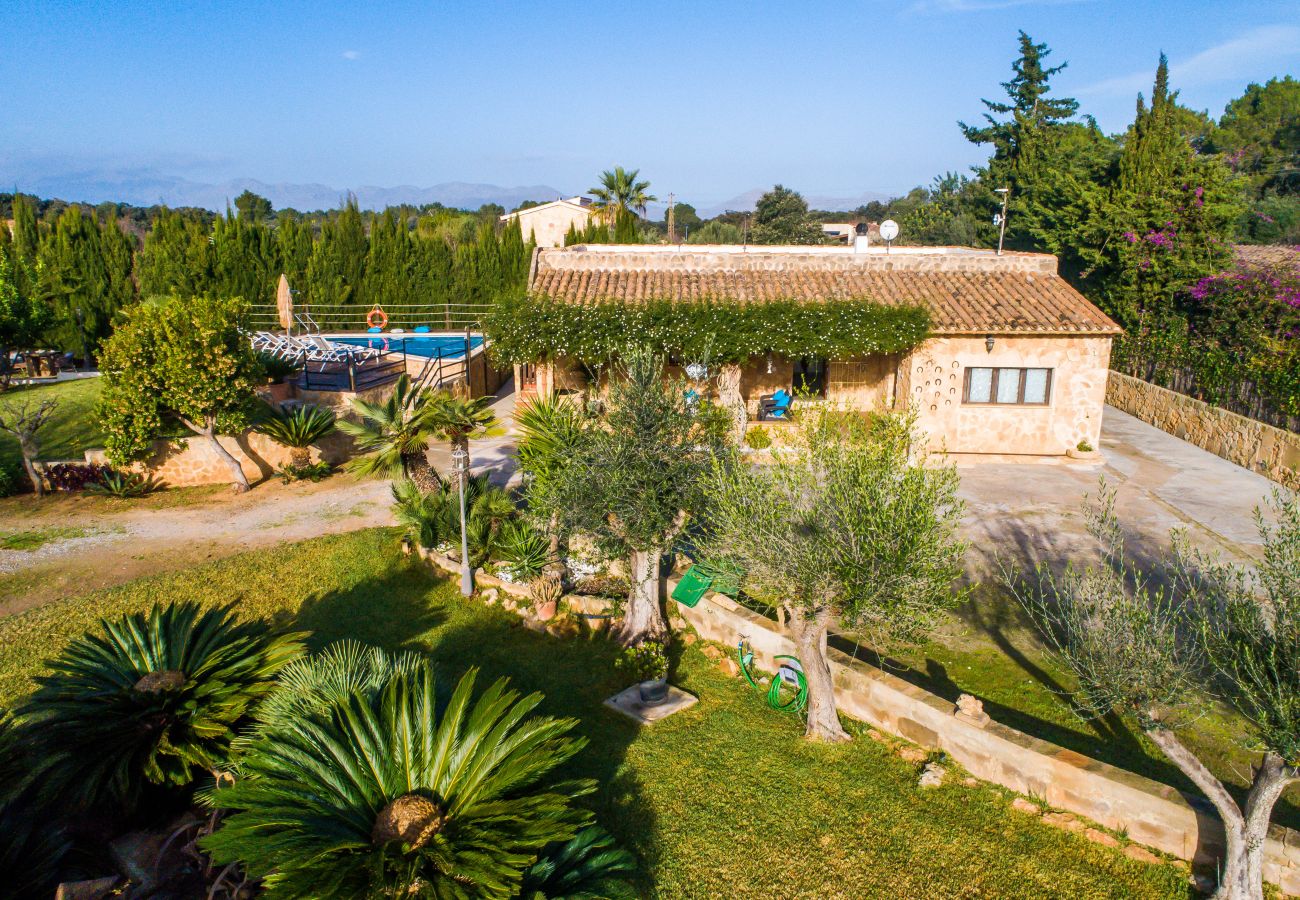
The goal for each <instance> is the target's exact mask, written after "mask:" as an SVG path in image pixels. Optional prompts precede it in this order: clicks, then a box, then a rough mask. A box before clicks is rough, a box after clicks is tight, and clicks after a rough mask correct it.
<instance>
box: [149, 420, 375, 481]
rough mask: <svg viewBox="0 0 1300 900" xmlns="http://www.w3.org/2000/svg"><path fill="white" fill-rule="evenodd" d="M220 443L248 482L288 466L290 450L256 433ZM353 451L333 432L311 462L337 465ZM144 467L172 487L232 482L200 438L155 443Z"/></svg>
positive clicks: (345, 438) (314, 451) (314, 450)
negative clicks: (236, 463)
mask: <svg viewBox="0 0 1300 900" xmlns="http://www.w3.org/2000/svg"><path fill="white" fill-rule="evenodd" d="M218 440H219V441H220V442H221V446H222V447H224V448H225V449H226V450H228V451H229V452H230V454H231V455H232V456H234V457H235V459H237V460H238V461H239V465H240V467H241V468H242V469H243V470H244V475H245V476H246V477H247V478H248V480H249V481H260V480H261V479H263V478H269V477H270V476H272V475H274V474H275V472H276V470H277V469H279V468H280V467H281V466H284V465H285V464H286V463H288V462H289V449H288V448H287V447H282V446H280V445H279V444H277V443H276V442H275V441H273V440H271V439H270V438H269V437H267V436H266V435H264V434H259V433H257V432H256V431H250V432H247V433H245V434H242V435H240V436H238V437H229V436H224V435H223V436H222V437H220V438H218ZM351 447H352V439H351V438H350V437H348V436H347V435H344V434H342V433H341V432H333V433H331V434H329V435H328V436H326V437H325V438H324V439H323V440H321V441H320V443H319V445H318V446H316V447H313V448H312V451H311V458H312V462H319V461H322V460H323V461H324V462H328V463H330V464H332V465H336V464H338V463H340V462H342V461H343V460H345V459H347V458H348V456H349V455H350V450H351ZM142 467H143V468H145V469H147V470H148V471H149V472H150V473H151V474H152V475H153V476H154V477H155V478H157V479H158V480H159V481H162V482H165V483H166V484H167V485H168V486H169V487H188V486H190V485H196V484H223V483H226V482H229V481H230V468H229V466H227V465H226V462H225V460H223V459H222V458H221V457H220V456H218V455H217V451H216V450H215V449H213V447H212V444H211V443H210V442H209V441H208V440H207V439H206V438H201V437H193V438H187V439H185V440H184V441H158V442H156V443H155V444H154V452H153V455H152V456H150V457H149V458H148V459H147V460H145V462H144V463H143V464H142Z"/></svg>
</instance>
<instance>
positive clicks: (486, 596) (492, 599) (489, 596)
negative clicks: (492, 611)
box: [479, 587, 500, 606]
mask: <svg viewBox="0 0 1300 900" xmlns="http://www.w3.org/2000/svg"><path fill="white" fill-rule="evenodd" d="M479 596H481V597H482V598H483V602H484V603H486V604H487V605H488V606H494V605H496V602H497V600H498V599H499V597H500V595H499V593H498V592H497V589H496V588H494V587H491V588H487V589H485V590H484V591H483V592H482V593H481V594H480V595H479Z"/></svg>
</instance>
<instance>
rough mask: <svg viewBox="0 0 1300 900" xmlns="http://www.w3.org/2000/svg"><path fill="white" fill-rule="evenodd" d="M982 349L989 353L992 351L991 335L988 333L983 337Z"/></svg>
mask: <svg viewBox="0 0 1300 900" xmlns="http://www.w3.org/2000/svg"><path fill="white" fill-rule="evenodd" d="M984 349H985V350H987V351H988V352H989V353H992V352H993V335H991V334H990V335H989V336H988V337H986V338H984Z"/></svg>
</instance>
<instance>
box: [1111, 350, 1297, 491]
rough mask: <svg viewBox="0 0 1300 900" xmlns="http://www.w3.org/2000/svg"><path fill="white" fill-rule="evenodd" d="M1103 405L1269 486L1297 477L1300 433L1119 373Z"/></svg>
mask: <svg viewBox="0 0 1300 900" xmlns="http://www.w3.org/2000/svg"><path fill="white" fill-rule="evenodd" d="M1106 402H1107V403H1109V404H1110V405H1111V406H1113V407H1115V408H1116V409H1121V410H1123V411H1124V412H1126V413H1128V414H1129V415H1132V416H1136V417H1137V418H1139V419H1141V420H1142V421H1143V422H1146V423H1148V424H1150V425H1154V426H1156V427H1157V428H1159V429H1161V430H1162V431H1167V432H1169V433H1170V434H1172V435H1173V436H1174V437H1178V438H1182V439H1183V440H1185V441H1187V442H1188V443H1190V444H1195V445H1196V446H1198V447H1200V448H1202V449H1204V450H1209V451H1210V452H1211V453H1213V454H1215V455H1216V456H1221V457H1223V458H1224V459H1226V460H1229V461H1231V462H1234V463H1236V464H1237V465H1239V466H1242V467H1244V468H1247V469H1251V470H1253V471H1256V472H1259V473H1260V474H1261V475H1264V476H1266V477H1268V478H1271V479H1273V480H1274V481H1278V482H1282V483H1284V484H1288V483H1293V482H1294V481H1295V480H1296V479H1297V478H1300V434H1296V433H1294V432H1291V431H1284V430H1282V429H1281V428H1274V427H1273V426H1272V425H1266V424H1264V423H1263V422H1257V421H1255V420H1254V419H1249V418H1247V417H1245V416H1242V415H1238V414H1237V413H1234V412H1229V411H1228V410H1226V409H1220V408H1219V407H1217V406H1211V405H1210V404H1208V403H1206V402H1204V401H1202V400H1197V399H1196V398H1195V397H1188V396H1187V395H1186V394H1179V393H1177V392H1176V391H1171V390H1168V389H1166V388H1162V387H1159V386H1158V385H1154V384H1151V383H1150V382H1147V381H1143V380H1142V379H1140V378H1133V377H1132V376H1130V375H1125V374H1123V373H1121V372H1111V373H1110V380H1109V382H1108V383H1107V386H1106Z"/></svg>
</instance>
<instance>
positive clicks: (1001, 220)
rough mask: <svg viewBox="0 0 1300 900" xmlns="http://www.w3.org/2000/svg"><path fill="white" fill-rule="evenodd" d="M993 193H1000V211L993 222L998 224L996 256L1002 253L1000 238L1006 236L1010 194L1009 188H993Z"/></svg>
mask: <svg viewBox="0 0 1300 900" xmlns="http://www.w3.org/2000/svg"><path fill="white" fill-rule="evenodd" d="M993 193H995V194H1001V195H1002V212H1001V213H999V214H998V215H997V216H996V217H995V219H996V221H995V222H994V224H995V225H997V226H998V256H1001V255H1002V239H1003V238H1004V237H1006V236H1007V198H1008V197H1010V196H1011V189H1010V188H1004V187H1000V188H994V189H993Z"/></svg>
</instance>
